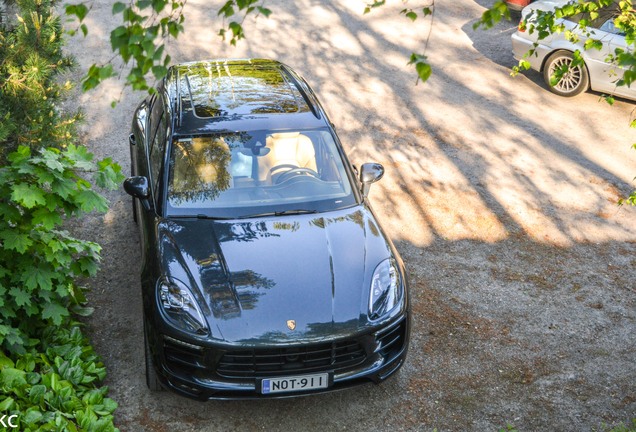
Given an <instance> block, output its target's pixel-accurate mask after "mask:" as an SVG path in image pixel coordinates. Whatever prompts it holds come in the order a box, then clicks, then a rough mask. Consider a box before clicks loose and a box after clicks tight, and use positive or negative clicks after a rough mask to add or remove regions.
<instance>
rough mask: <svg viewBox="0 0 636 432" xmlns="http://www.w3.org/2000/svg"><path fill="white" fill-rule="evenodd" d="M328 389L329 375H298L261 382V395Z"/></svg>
mask: <svg viewBox="0 0 636 432" xmlns="http://www.w3.org/2000/svg"><path fill="white" fill-rule="evenodd" d="M328 387H329V374H327V373H323V374H315V375H298V376H287V377H280V378H264V379H262V380H261V393H262V394H272V393H285V392H299V391H308V390H319V389H326V388H328Z"/></svg>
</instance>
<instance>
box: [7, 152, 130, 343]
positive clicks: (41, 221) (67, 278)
mask: <svg viewBox="0 0 636 432" xmlns="http://www.w3.org/2000/svg"><path fill="white" fill-rule="evenodd" d="M92 158H93V156H92V155H91V154H90V153H88V152H87V150H86V148H84V147H76V146H73V145H71V146H69V147H68V148H67V149H65V150H57V149H55V148H49V149H44V150H40V151H39V152H38V154H37V155H32V152H31V150H30V149H29V148H28V147H25V146H21V147H19V149H18V150H17V151H16V152H14V153H12V154H10V155H9V157H8V160H9V162H10V164H9V165H7V166H5V167H2V168H0V241H2V245H3V247H2V249H0V344H1V346H3V347H4V348H5V349H8V350H9V351H11V352H17V353H23V352H25V348H26V347H27V346H28V344H29V335H32V334H33V333H34V332H37V329H38V327H39V326H42V325H43V324H44V325H46V324H53V325H56V326H60V325H61V324H62V322H63V320H64V318H65V317H69V316H70V312H71V311H75V312H78V313H84V312H87V311H86V309H83V308H82V307H81V305H82V304H83V303H84V302H85V298H84V295H83V293H82V289H81V287H79V286H77V284H76V282H75V280H76V279H77V278H80V277H88V276H93V275H94V274H95V272H96V271H97V265H98V261H99V252H100V246H99V245H97V244H96V243H92V242H87V241H82V240H78V239H75V238H73V237H71V236H70V235H69V234H68V233H67V232H66V231H63V230H60V229H59V226H60V224H62V223H63V222H65V221H66V220H67V218H68V217H73V216H79V215H80V214H81V213H82V212H90V211H92V210H98V211H105V210H106V209H107V203H106V200H105V199H104V198H103V197H102V196H100V195H99V194H97V193H96V192H95V191H93V190H92V189H91V184H90V183H89V182H88V181H86V180H85V179H84V178H82V177H81V176H80V173H81V172H86V171H96V173H97V175H96V176H95V178H96V181H97V183H98V184H99V185H100V186H106V187H114V186H115V184H116V183H115V182H116V181H117V180H118V179H119V177H120V176H121V173H120V168H119V167H118V166H117V165H114V164H113V163H112V161H110V160H104V161H101V162H99V163H98V164H95V163H93V162H92Z"/></svg>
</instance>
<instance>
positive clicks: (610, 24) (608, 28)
mask: <svg viewBox="0 0 636 432" xmlns="http://www.w3.org/2000/svg"><path fill="white" fill-rule="evenodd" d="M614 19H615V17H612V18H610V19H608V20H607V21H605V22H604V23H603V25H602V26H601V27H600V30H603V31H604V32H607V33H612V34H617V35H621V36H625V33H623V32H622V31H621V29H619V28H618V27H616V25H614Z"/></svg>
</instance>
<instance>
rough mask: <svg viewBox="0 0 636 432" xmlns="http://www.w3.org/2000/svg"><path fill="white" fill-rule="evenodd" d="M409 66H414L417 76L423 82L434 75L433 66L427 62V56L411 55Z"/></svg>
mask: <svg viewBox="0 0 636 432" xmlns="http://www.w3.org/2000/svg"><path fill="white" fill-rule="evenodd" d="M408 64H414V65H415V70H416V71H417V75H418V77H419V79H421V80H422V82H424V81H426V80H427V79H429V78H430V76H431V73H432V68H431V65H430V64H429V63H428V62H427V61H426V56H425V55H421V54H415V53H413V54H411V59H410V61H409V63H408Z"/></svg>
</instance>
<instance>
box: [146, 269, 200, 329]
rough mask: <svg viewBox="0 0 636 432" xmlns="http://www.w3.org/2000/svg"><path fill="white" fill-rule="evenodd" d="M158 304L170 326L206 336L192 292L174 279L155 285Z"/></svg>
mask: <svg viewBox="0 0 636 432" xmlns="http://www.w3.org/2000/svg"><path fill="white" fill-rule="evenodd" d="M157 291H158V292H157V294H158V296H159V302H160V304H161V307H162V308H163V311H164V313H165V316H166V317H167V318H168V320H169V321H170V323H171V324H173V325H175V326H176V327H178V328H180V329H181V330H185V331H187V332H190V333H196V334H200V335H203V334H207V333H208V326H207V325H206V323H205V319H204V318H203V314H202V313H201V309H200V308H199V305H198V304H197V302H196V300H195V299H194V296H193V295H192V292H191V291H190V290H189V289H188V287H186V286H185V285H184V284H183V283H182V282H180V281H178V280H176V279H170V280H165V279H164V280H161V281H160V282H159V284H157Z"/></svg>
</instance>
